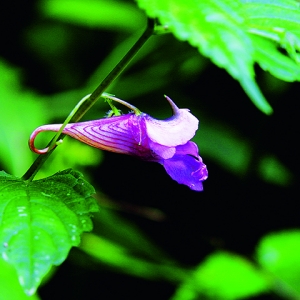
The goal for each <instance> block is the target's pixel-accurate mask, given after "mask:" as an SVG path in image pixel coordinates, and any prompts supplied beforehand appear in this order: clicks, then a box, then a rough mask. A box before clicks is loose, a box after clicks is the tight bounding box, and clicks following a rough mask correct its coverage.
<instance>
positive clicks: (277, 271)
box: [256, 229, 300, 299]
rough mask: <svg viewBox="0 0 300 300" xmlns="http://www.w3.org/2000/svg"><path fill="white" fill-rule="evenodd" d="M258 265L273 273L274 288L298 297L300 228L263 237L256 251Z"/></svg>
mask: <svg viewBox="0 0 300 300" xmlns="http://www.w3.org/2000/svg"><path fill="white" fill-rule="evenodd" d="M256 258H257V261H258V262H259V263H260V265H261V266H262V267H263V268H264V269H265V270H267V271H268V272H270V273H271V274H272V275H274V278H275V280H274V289H275V290H276V289H277V290H279V292H280V291H281V292H284V293H285V294H286V295H289V297H288V298H289V299H299V298H300V286H299V282H300V230H298V229H295V230H285V231H282V232H277V233H271V234H268V235H267V236H265V237H263V238H262V240H261V241H260V242H259V244H258V246H257V251H256Z"/></svg>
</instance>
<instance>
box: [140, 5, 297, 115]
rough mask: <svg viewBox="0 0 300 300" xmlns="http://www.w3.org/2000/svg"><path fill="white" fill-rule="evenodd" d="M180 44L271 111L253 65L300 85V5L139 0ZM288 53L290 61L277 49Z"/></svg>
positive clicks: (260, 105) (259, 104) (262, 108)
mask: <svg viewBox="0 0 300 300" xmlns="http://www.w3.org/2000/svg"><path fill="white" fill-rule="evenodd" d="M138 3H139V5H140V7H142V8H144V9H145V10H146V11H147V13H148V14H149V15H150V16H151V17H158V18H159V20H160V21H161V23H162V24H163V25H167V26H169V27H170V30H171V31H172V32H173V33H174V34H175V36H176V37H177V38H178V39H179V40H183V41H188V42H189V43H190V44H191V45H193V46H195V47H197V48H198V49H199V51H200V53H202V54H203V55H205V56H207V57H209V58H211V60H212V61H213V62H214V63H215V64H216V65H218V66H220V67H223V68H225V69H226V70H227V71H228V72H229V74H230V75H231V76H233V77H234V78H235V79H237V80H239V82H240V84H241V86H242V87H243V88H244V90H245V92H246V93H247V94H248V95H249V97H250V99H251V100H252V101H253V102H254V104H255V105H256V106H257V107H258V108H259V109H260V110H262V111H263V112H265V113H267V114H270V113H271V112H272V109H271V107H270V105H269V104H268V103H267V101H266V100H265V98H264V96H263V95H262V94H261V92H260V90H259V88H258V87H257V84H256V83H255V81H254V76H255V73H254V63H255V62H257V63H258V64H259V65H260V66H261V67H262V68H263V69H265V70H268V71H269V72H271V74H273V75H274V76H276V77H278V78H280V79H282V80H287V81H295V80H299V79H300V70H299V65H298V63H299V58H298V54H297V51H299V50H300V49H299V46H300V35H299V30H298V27H299V20H300V11H299V10H298V11H297V9H298V7H299V4H298V3H297V2H296V1H290V0H287V1H275V2H274V1H235V0H227V1H219V0H210V1H196V0H189V1H186V0H175V1H174V0H166V1H159V0H151V1H148V0H146V1H144V0H138ZM279 46H280V47H281V48H283V49H285V50H286V52H287V53H288V54H289V57H288V56H286V55H284V54H282V53H281V52H280V50H279V49H278V47H279Z"/></svg>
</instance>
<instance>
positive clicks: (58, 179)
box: [0, 169, 98, 295]
mask: <svg viewBox="0 0 300 300" xmlns="http://www.w3.org/2000/svg"><path fill="white" fill-rule="evenodd" d="M93 193H94V189H93V187H92V186H91V185H90V184H88V183H87V182H86V181H85V180H84V179H83V178H82V175H81V174H80V173H79V172H75V171H72V170H71V169H69V170H65V171H62V172H59V173H57V174H55V175H53V176H51V177H48V178H46V179H42V180H36V181H33V182H26V181H23V180H22V179H19V178H17V177H14V176H12V175H8V174H6V173H5V172H3V171H2V172H1V173H0V245H1V246H0V247H1V254H2V257H3V258H4V260H6V261H7V262H8V263H9V264H11V265H12V266H14V268H15V269H16V271H17V274H18V278H19V281H20V283H21V285H22V286H23V288H24V290H25V292H26V293H27V294H28V295H31V294H33V293H34V292H35V290H36V289H37V287H38V286H39V284H40V282H41V280H42V278H43V277H44V275H45V274H46V273H47V272H48V271H49V270H50V268H51V266H52V265H58V264H60V263H62V262H63V261H64V260H65V258H66V257H67V255H68V252H69V250H70V248H71V247H72V246H78V244H79V242H80V236H81V234H82V232H84V231H90V230H91V229H92V222H91V219H90V215H89V214H90V213H91V212H94V211H97V209H98V206H97V204H96V202H95V200H94V199H93V198H92V197H91V194H93Z"/></svg>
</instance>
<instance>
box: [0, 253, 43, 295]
mask: <svg viewBox="0 0 300 300" xmlns="http://www.w3.org/2000/svg"><path fill="white" fill-rule="evenodd" d="M0 282H1V284H0V299H1V300H15V299H17V300H39V297H38V295H37V294H34V295H32V296H28V295H26V294H25V293H24V290H23V289H22V287H21V285H20V283H19V280H18V276H17V273H16V270H15V269H14V268H13V267H12V266H11V265H10V264H8V263H7V262H6V261H4V260H3V259H2V258H0Z"/></svg>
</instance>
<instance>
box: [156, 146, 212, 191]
mask: <svg viewBox="0 0 300 300" xmlns="http://www.w3.org/2000/svg"><path fill="white" fill-rule="evenodd" d="M195 147H196V148H197V146H196V144H194V143H193V142H188V143H187V144H186V145H183V146H178V147H176V150H177V148H179V149H178V153H177V152H176V154H175V155H174V156H173V157H172V158H170V159H166V160H163V161H161V162H160V163H161V164H162V165H163V166H164V168H165V170H166V171H167V173H168V174H169V175H170V176H171V178H172V179H174V180H176V181H177V182H178V183H180V184H185V185H187V186H188V187H189V188H190V189H192V190H194V191H202V190H203V185H202V181H203V180H205V179H206V178H207V176H208V172H207V168H206V165H205V164H204V163H203V162H202V159H201V157H200V156H199V155H198V153H196V155H194V154H195V152H194V150H195V149H196V148H195ZM189 150H192V152H191V153H190V152H189Z"/></svg>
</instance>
